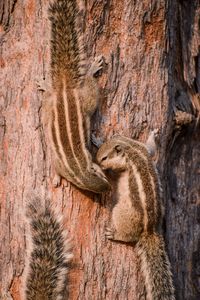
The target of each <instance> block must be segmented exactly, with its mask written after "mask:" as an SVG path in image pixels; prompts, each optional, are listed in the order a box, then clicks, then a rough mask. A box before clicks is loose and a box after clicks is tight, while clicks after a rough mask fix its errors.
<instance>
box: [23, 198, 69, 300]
mask: <svg viewBox="0 0 200 300" xmlns="http://www.w3.org/2000/svg"><path fill="white" fill-rule="evenodd" d="M27 217H28V218H29V220H30V232H31V239H30V240H31V241H32V242H31V247H30V256H29V258H28V265H29V266H28V273H27V277H26V292H25V299H26V300H64V299H66V298H65V295H66V292H67V289H66V283H67V274H68V270H69V264H70V261H71V259H72V257H73V255H72V250H71V245H70V240H69V239H67V238H66V234H65V230H64V228H63V225H62V222H61V221H60V217H59V216H58V215H57V214H55V213H54V211H53V209H52V208H51V205H50V203H49V201H47V202H46V204H45V205H44V206H42V203H41V201H40V199H39V198H35V199H34V200H31V202H30V203H29V204H28V205H27Z"/></svg>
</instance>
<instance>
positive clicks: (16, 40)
mask: <svg viewBox="0 0 200 300" xmlns="http://www.w3.org/2000/svg"><path fill="white" fill-rule="evenodd" d="M48 3H49V1H47V0H45V1H39V0H36V1H33V0H27V1H19V0H18V1H17V0H15V1H11V0H10V1H8V0H3V1H1V3H0V20H1V27H0V34H1V40H0V41H1V42H0V47H1V48H0V49H1V51H0V55H1V57H0V66H1V73H0V74H1V83H2V85H1V86H2V87H1V91H0V99H1V100H0V197H1V224H2V225H1V233H0V236H1V241H2V242H1V246H0V249H1V250H0V270H1V274H0V278H2V280H1V283H0V298H2V299H12V298H13V299H14V300H18V299H21V297H22V290H23V285H22V281H23V278H24V267H25V263H26V261H25V257H26V245H27V244H26V234H27V226H26V225H25V224H26V223H25V215H24V207H25V200H26V197H27V196H26V195H27V194H28V193H33V192H34V193H36V194H39V195H41V194H44V195H47V194H48V195H49V197H51V198H52V201H53V202H54V203H55V204H56V205H57V206H58V207H59V209H60V210H61V211H62V212H63V214H64V216H65V223H66V228H68V230H69V235H70V236H71V237H72V240H73V245H74V253H75V257H74V265H73V268H72V270H71V272H70V286H69V290H70V299H81V300H82V299H87V300H88V299H135V300H136V299H145V290H144V286H143V279H142V277H141V274H140V272H139V266H138V263H137V257H136V253H135V251H134V248H133V247H131V246H128V245H125V244H120V243H112V242H110V241H107V240H106V239H105V236H104V230H105V227H106V225H107V223H108V221H109V216H110V208H111V203H112V197H111V194H109V193H108V194H106V195H102V196H96V195H93V194H92V193H83V192H81V191H78V190H77V189H76V188H75V187H73V186H71V185H70V184H68V185H67V187H64V186H62V187H60V188H58V189H54V188H53V187H52V183H51V178H52V175H53V174H52V172H53V170H52V168H51V157H50V149H49V145H48V144H47V140H46V138H45V135H44V130H43V128H42V126H41V105H42V93H41V92H39V91H37V89H36V79H37V78H38V77H47V75H48V73H49V35H50V31H49V23H48V18H47V8H48ZM79 4H80V8H81V12H82V14H81V16H82V24H83V30H84V32H85V44H86V46H87V47H86V48H87V52H88V54H89V55H90V56H91V57H94V56H95V55H99V54H103V55H104V57H105V61H106V68H105V71H104V73H103V74H102V77H101V78H100V80H99V82H100V85H101V90H102V101H101V104H100V107H99V110H98V111H97V113H96V114H95V116H94V118H93V130H94V132H95V133H96V135H97V136H98V137H100V138H102V139H105V140H106V139H108V138H109V137H111V136H112V135H113V134H114V133H122V134H124V135H127V136H130V137H134V138H137V139H140V140H142V141H143V140H145V138H146V137H147V135H148V132H149V131H150V129H153V128H156V127H157V128H159V129H160V133H161V134H160V149H159V150H160V151H159V164H158V165H159V169H160V174H161V178H162V181H163V186H164V195H165V206H166V217H165V224H164V225H165V226H164V227H165V231H164V233H165V238H166V244H167V249H168V253H169V256H170V260H171V262H172V269H173V274H174V282H175V287H176V294H177V299H193V300H194V299H199V297H200V286H199V275H200V274H199V266H200V259H199V251H200V234H199V232H200V228H199V227H200V221H199V219H200V218H199V195H200V193H199V183H200V182H199V181H200V180H199V169H198V167H199V166H198V164H199V125H198V113H199V98H198V93H199V90H200V56H199V45H200V42H199V35H198V30H199V29H198V22H199V20H198V18H199V17H198V16H199V6H198V1H195V0H192V1H185V0H182V1H178V0H176V1H174V0H173V1H172V0H168V1H164V0H161V1H150V0H145V1H139V0H136V1H124V0H119V1H118V0H112V1H110V0H104V1H95V0H88V1H82V2H80V3H79ZM177 111H184V112H186V113H188V114H189V115H190V116H191V118H189V119H190V121H189V122H188V123H187V122H186V124H185V125H183V126H182V125H181V124H179V125H177V124H176V122H175V120H174V117H175V112H177Z"/></svg>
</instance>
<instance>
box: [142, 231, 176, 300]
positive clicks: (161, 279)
mask: <svg viewBox="0 0 200 300" xmlns="http://www.w3.org/2000/svg"><path fill="white" fill-rule="evenodd" d="M137 250H138V254H139V257H140V261H141V269H142V273H143V276H144V279H145V286H146V290H147V299H148V300H175V296H174V287H173V283H172V273H171V270H170V263H169V259H168V256H167V253H166V251H165V244H164V240H163V237H162V236H161V235H159V234H155V233H154V234H151V235H146V236H143V237H142V238H141V240H140V241H139V242H138V244H137Z"/></svg>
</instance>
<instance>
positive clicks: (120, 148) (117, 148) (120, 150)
mask: <svg viewBox="0 0 200 300" xmlns="http://www.w3.org/2000/svg"><path fill="white" fill-rule="evenodd" d="M115 151H116V152H117V154H118V153H120V152H122V147H121V146H120V145H116V146H115Z"/></svg>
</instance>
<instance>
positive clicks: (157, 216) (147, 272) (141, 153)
mask: <svg viewBox="0 0 200 300" xmlns="http://www.w3.org/2000/svg"><path fill="white" fill-rule="evenodd" d="M156 132H157V131H154V132H151V134H150V136H149V138H148V141H147V144H146V145H144V144H143V143H141V142H138V141H135V140H132V139H130V138H127V137H124V136H114V137H113V138H112V139H111V140H109V141H108V142H106V143H104V144H103V145H102V146H101V147H100V149H99V150H98V152H97V161H98V163H99V164H100V166H101V167H102V169H103V170H105V171H107V174H109V173H110V178H112V182H114V183H113V184H114V185H113V191H114V194H115V197H116V205H115V206H114V208H113V210H112V225H111V227H110V228H107V229H106V236H107V238H108V239H111V240H118V241H123V242H134V243H136V246H135V247H136V251H137V254H138V257H139V260H140V264H141V270H142V273H143V276H144V279H145V287H146V292H147V299H148V300H150V299H151V300H174V299H175V296H174V288H173V283H172V274H171V271H170V263H169V259H168V256H167V253H166V251H165V244H164V239H163V237H162V235H161V234H160V233H159V227H160V225H161V224H160V223H161V222H162V211H163V210H162V205H161V188H160V183H159V178H158V176H157V172H156V170H155V167H154V163H153V161H152V159H151V155H153V153H154V152H155V150H156V149H155V146H156V143H155V135H156ZM111 174H112V176H111Z"/></svg>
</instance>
